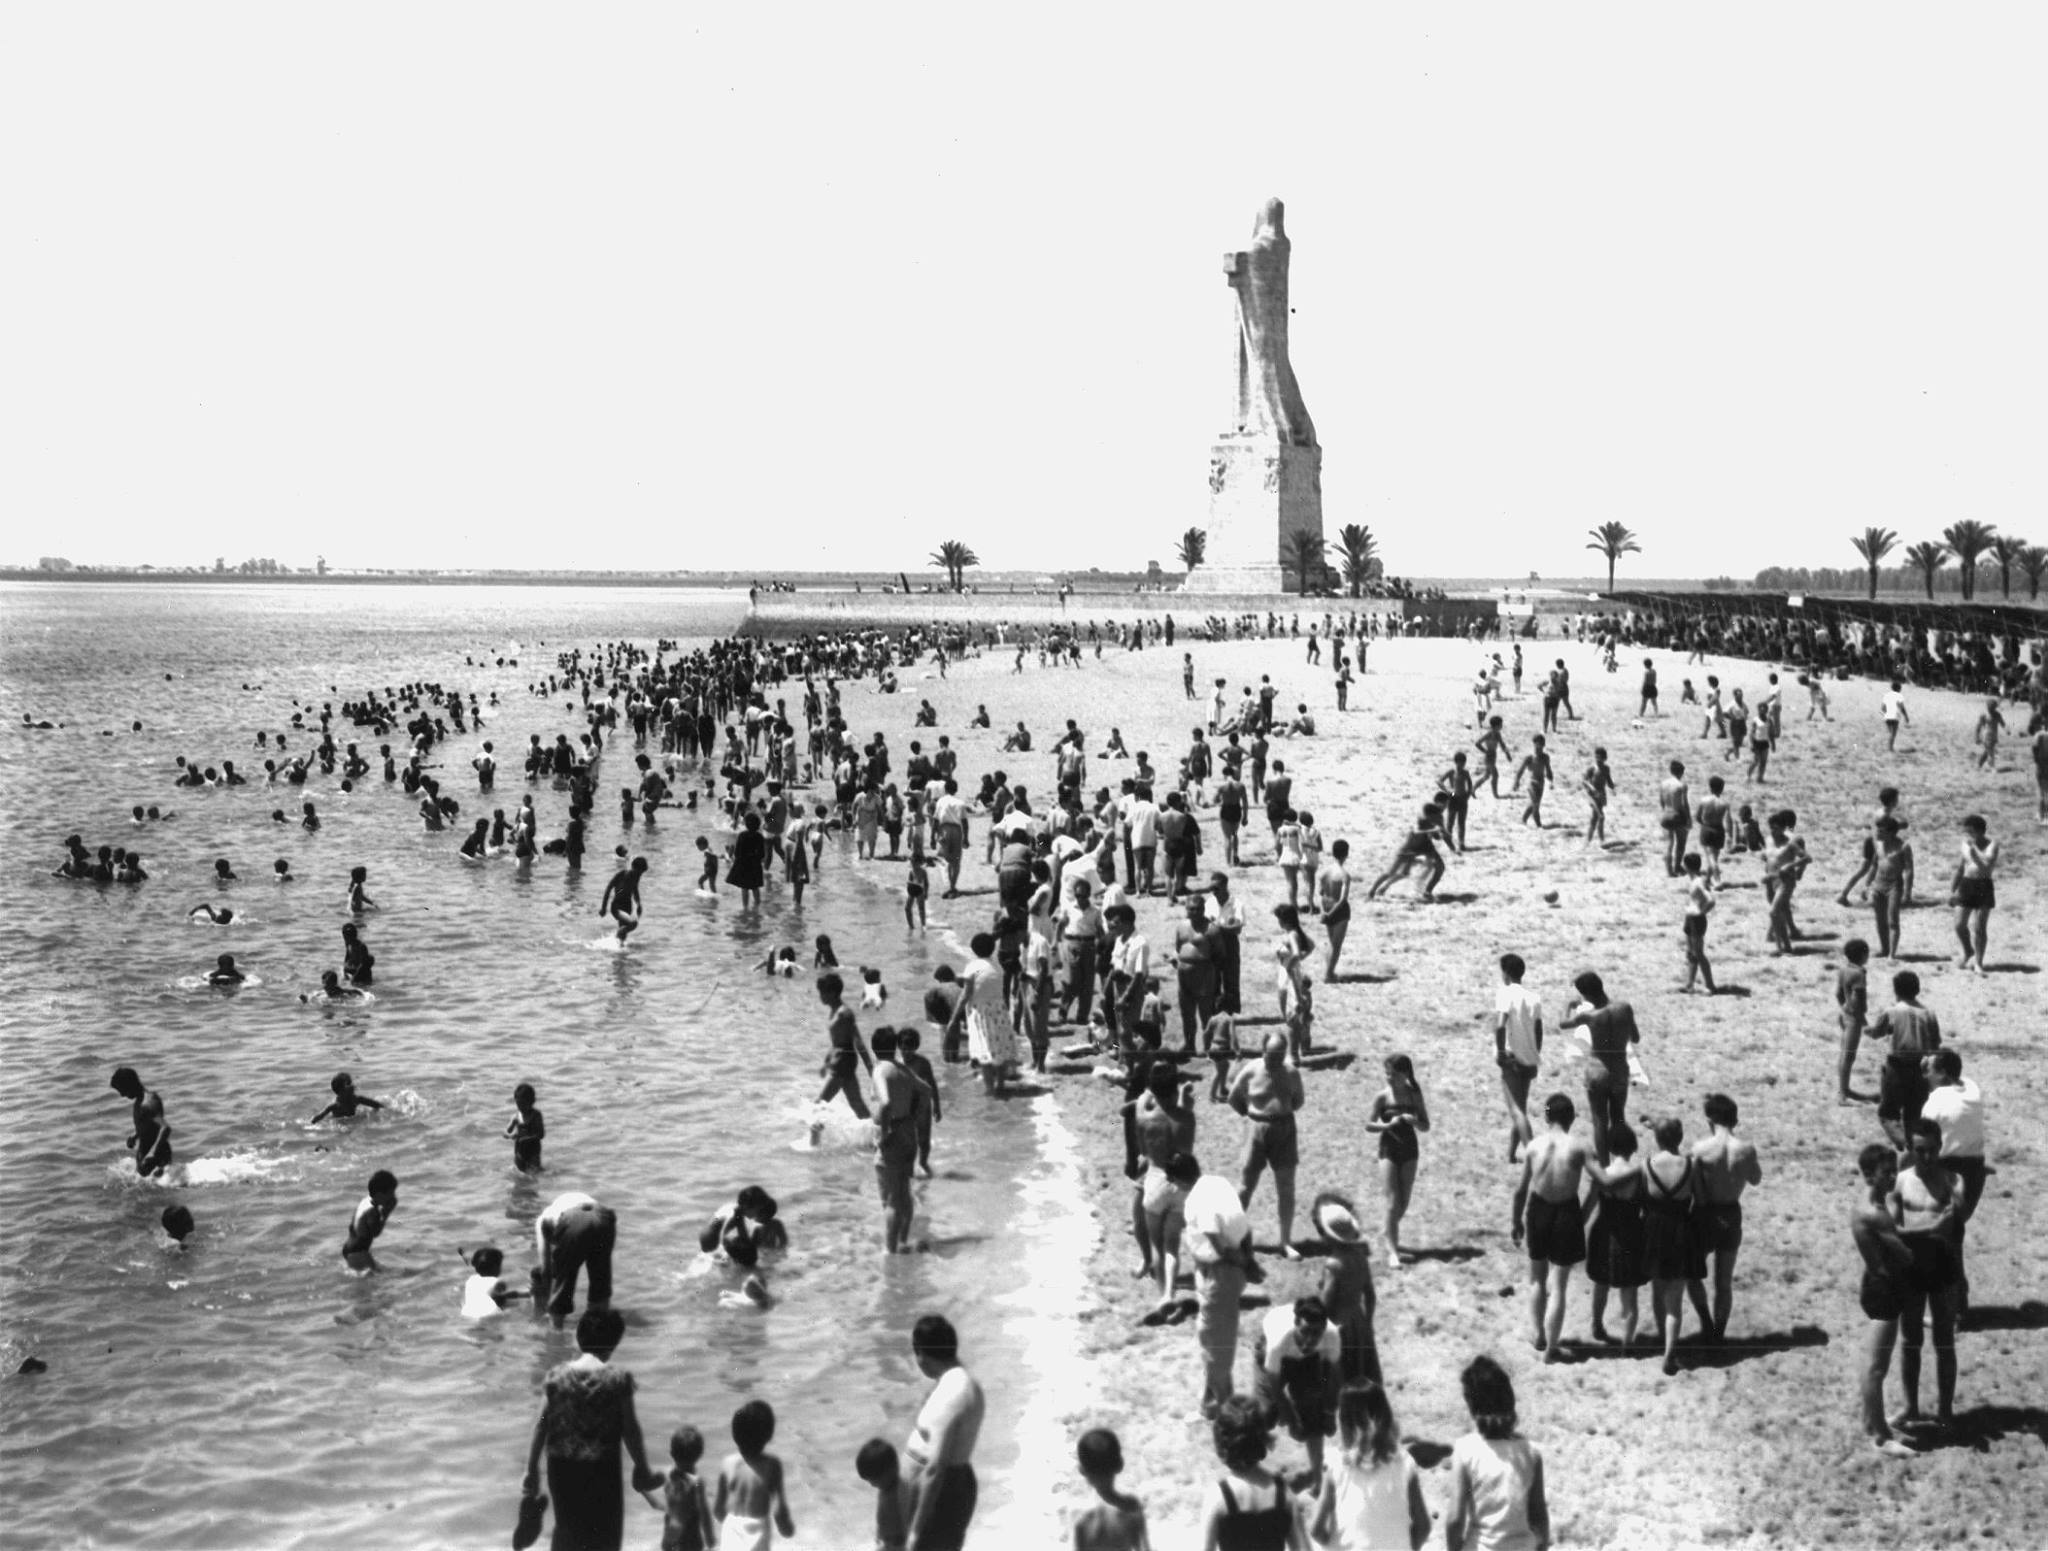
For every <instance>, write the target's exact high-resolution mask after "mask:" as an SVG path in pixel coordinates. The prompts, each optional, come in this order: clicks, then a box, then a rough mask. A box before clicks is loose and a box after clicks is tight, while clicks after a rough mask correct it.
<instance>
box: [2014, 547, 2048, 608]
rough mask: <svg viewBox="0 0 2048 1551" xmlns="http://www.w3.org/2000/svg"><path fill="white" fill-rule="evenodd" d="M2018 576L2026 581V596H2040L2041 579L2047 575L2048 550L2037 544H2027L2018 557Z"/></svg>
mask: <svg viewBox="0 0 2048 1551" xmlns="http://www.w3.org/2000/svg"><path fill="white" fill-rule="evenodd" d="M2017 558H2018V560H2019V566H2020V575H2022V576H2024V577H2025V578H2026V579H2027V596H2028V597H2029V598H2038V597H2040V596H2041V578H2042V577H2043V576H2044V575H2048V549H2044V548H2043V547H2042V546H2041V545H2039V544H2029V545H2028V546H2027V547H2026V548H2025V549H2023V550H2021V551H2020V552H2019V555H2018V557H2017Z"/></svg>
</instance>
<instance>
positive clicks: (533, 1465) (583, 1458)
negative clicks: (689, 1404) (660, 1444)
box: [521, 1308, 662, 1551]
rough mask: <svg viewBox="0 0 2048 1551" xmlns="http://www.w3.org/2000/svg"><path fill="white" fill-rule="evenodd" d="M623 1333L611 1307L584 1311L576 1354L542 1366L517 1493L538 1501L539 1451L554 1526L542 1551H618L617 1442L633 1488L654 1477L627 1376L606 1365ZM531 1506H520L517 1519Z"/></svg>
mask: <svg viewBox="0 0 2048 1551" xmlns="http://www.w3.org/2000/svg"><path fill="white" fill-rule="evenodd" d="M625 1333H626V1322H625V1320H624V1319H623V1318H621V1317H620V1315H619V1313H618V1312H617V1311H616V1310H615V1309H609V1308H606V1309H591V1310H589V1311H587V1312H586V1313H585V1314H584V1316H583V1318H582V1319H580V1320H579V1321H577V1324H576V1345H577V1346H578V1347H580V1348H581V1349H582V1353H583V1355H582V1356H580V1357H578V1358H576V1359H575V1360H574V1361H572V1362H566V1363H563V1364H561V1366H559V1367H557V1368H554V1369H552V1370H550V1371H549V1373H548V1376H547V1378H546V1380H544V1381H543V1385H542V1396H543V1399H542V1401H541V1410H540V1418H539V1420H537V1421H536V1422H535V1423H534V1424H533V1446H532V1448H531V1449H530V1450H529V1451H528V1453H527V1457H526V1482H525V1487H524V1497H525V1498H526V1500H527V1503H528V1504H530V1503H532V1502H535V1501H538V1499H539V1495H540V1466H541V1459H542V1456H543V1455H545V1456H546V1459H547V1467H548V1493H549V1496H550V1497H551V1498H552V1499H553V1506H554V1511H555V1532H554V1535H553V1537H552V1538H551V1539H550V1540H549V1541H548V1546H549V1548H550V1551H619V1547H620V1544H621V1542H622V1540H623V1539H624V1536H625V1493H624V1491H623V1489H622V1488H621V1486H620V1483H619V1446H620V1445H621V1444H624V1445H625V1448H626V1453H627V1454H628V1455H630V1456H631V1457H632V1460H633V1490H634V1491H636V1492H651V1491H654V1490H655V1489H656V1488H658V1487H659V1486H660V1485H661V1484H662V1477H661V1476H660V1475H658V1474H656V1473H655V1472H653V1471H651V1470H649V1469H648V1468H647V1447H646V1445H645V1444H644V1443H643V1442H642V1441H641V1438H640V1419H639V1418H638V1417H637V1416H636V1415H635V1414H634V1412H633V1375H632V1374H630V1373H628V1372H626V1370H625V1369H623V1368H614V1367H612V1366H611V1365H610V1358H611V1355H612V1353H613V1352H615V1351H616V1350H618V1345H619V1341H620V1340H621V1338H622V1337H624V1335H625ZM533 1511H534V1510H533V1509H532V1508H531V1507H529V1506H527V1505H525V1504H523V1505H522V1508H521V1517H522V1519H525V1518H526V1517H527V1516H528V1515H529V1514H531V1513H532V1512H533Z"/></svg>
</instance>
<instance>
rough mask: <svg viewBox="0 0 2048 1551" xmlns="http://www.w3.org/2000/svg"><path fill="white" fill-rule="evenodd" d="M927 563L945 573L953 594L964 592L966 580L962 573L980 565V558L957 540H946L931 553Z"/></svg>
mask: <svg viewBox="0 0 2048 1551" xmlns="http://www.w3.org/2000/svg"><path fill="white" fill-rule="evenodd" d="M927 563H928V564H930V565H935V566H937V567H938V568H939V569H940V570H942V571H944V572H945V573H946V581H947V584H948V585H949V586H951V587H952V589H953V590H954V591H955V592H965V591H966V590H967V579H966V577H965V575H964V574H963V573H964V572H965V571H966V570H967V568H968V567H969V566H971V565H980V564H981V557H980V556H979V555H977V554H975V552H974V551H973V550H971V549H969V548H968V547H967V546H966V545H965V544H963V543H961V542H960V541H959V540H958V539H947V540H946V542H945V543H943V544H941V545H940V546H939V547H938V548H937V549H935V550H933V551H932V557H931V559H930V561H928V562H927Z"/></svg>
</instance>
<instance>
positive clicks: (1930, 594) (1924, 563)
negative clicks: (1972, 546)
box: [1906, 539, 1948, 603]
mask: <svg viewBox="0 0 2048 1551" xmlns="http://www.w3.org/2000/svg"><path fill="white" fill-rule="evenodd" d="M1906 563H1907V564H1908V565H1915V566H1918V567H1919V568H1920V572H1921V574H1922V575H1923V576H1925V577H1926V578H1927V601H1928V602H1929V603H1932V602H1933V601H1934V573H1935V572H1936V571H1939V570H1940V569H1941V568H1942V567H1943V566H1945V565H1947V564H1948V545H1946V544H1944V543H1942V542H1941V541H1940V540H1939V539H1922V540H1921V541H1920V542H1919V543H1918V544H1915V545H1914V546H1913V547H1912V548H1911V549H1909V550H1907V551H1906Z"/></svg>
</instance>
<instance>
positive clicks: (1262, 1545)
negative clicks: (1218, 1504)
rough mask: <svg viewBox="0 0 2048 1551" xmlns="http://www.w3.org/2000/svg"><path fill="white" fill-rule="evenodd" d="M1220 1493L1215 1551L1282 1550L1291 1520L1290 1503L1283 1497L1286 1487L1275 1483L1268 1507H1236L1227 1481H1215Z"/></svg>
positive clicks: (1285, 1496) (1234, 1498)
mask: <svg viewBox="0 0 2048 1551" xmlns="http://www.w3.org/2000/svg"><path fill="white" fill-rule="evenodd" d="M1216 1489H1217V1490H1218V1491H1220V1492H1221V1493H1222V1494H1223V1513H1224V1516H1223V1520H1222V1522H1221V1523H1219V1524H1218V1525H1217V1526H1216V1546H1217V1551H1282V1548H1283V1547H1285V1546H1286V1544H1287V1530H1288V1527H1289V1526H1290V1525H1291V1524H1292V1523H1293V1522H1294V1505H1293V1504H1292V1503H1290V1502H1289V1501H1288V1500H1287V1487H1286V1486H1285V1484H1282V1483H1276V1488H1275V1494H1274V1498H1273V1505H1272V1507H1270V1508H1240V1507H1238V1505H1237V1498H1236V1497H1235V1496H1233V1495H1232V1494H1231V1490H1230V1483H1229V1482H1228V1481H1219V1482H1217V1483H1216Z"/></svg>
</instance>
